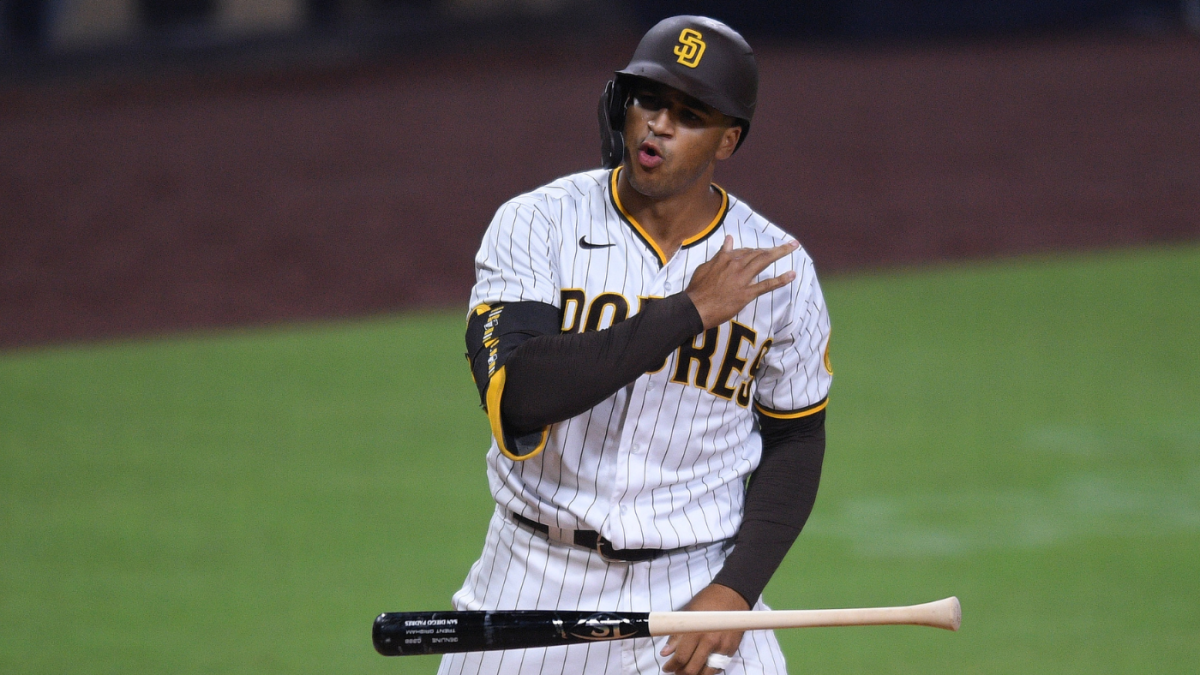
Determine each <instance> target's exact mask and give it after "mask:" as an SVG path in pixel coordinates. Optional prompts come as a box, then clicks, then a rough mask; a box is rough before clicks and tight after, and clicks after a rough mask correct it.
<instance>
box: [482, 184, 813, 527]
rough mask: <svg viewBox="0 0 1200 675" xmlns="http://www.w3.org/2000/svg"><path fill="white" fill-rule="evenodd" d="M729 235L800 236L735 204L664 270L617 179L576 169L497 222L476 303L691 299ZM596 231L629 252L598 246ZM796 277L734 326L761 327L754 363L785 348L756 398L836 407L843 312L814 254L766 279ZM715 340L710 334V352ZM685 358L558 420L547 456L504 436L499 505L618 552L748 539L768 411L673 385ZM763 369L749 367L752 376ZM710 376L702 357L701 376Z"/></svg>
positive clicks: (751, 348) (741, 377) (632, 308)
mask: <svg viewBox="0 0 1200 675" xmlns="http://www.w3.org/2000/svg"><path fill="white" fill-rule="evenodd" d="M725 234H730V235H732V236H733V237H734V244H735V246H738V247H768V246H775V245H778V244H780V243H782V242H784V241H786V240H788V239H789V237H788V236H787V235H786V234H785V233H784V232H783V231H782V230H780V229H779V228H777V227H776V226H774V225H772V224H771V223H769V222H767V221H766V220H765V219H764V218H762V217H761V216H759V215H757V214H755V213H754V212H753V211H752V210H751V209H750V208H749V207H748V206H746V205H745V204H743V203H741V202H740V201H739V200H737V199H736V198H733V197H730V206H729V210H728V212H727V214H726V216H725V219H724V222H723V223H722V224H721V225H720V227H718V228H717V231H716V232H715V233H714V236H711V237H708V238H707V239H705V240H703V241H700V242H698V243H696V244H695V245H692V246H689V247H686V248H682V249H680V250H679V252H678V253H676V254H675V256H674V258H672V259H671V260H669V261H668V262H667V264H666V265H660V263H659V260H658V257H657V255H656V254H655V253H654V251H652V250H651V249H649V248H648V247H647V246H646V245H645V243H644V242H642V241H641V240H640V239H639V237H638V235H637V234H636V232H635V231H634V229H633V228H632V227H631V226H630V224H629V223H628V222H626V221H625V220H624V219H623V218H622V217H621V215H620V214H619V213H618V212H617V210H616V209H615V208H614V207H613V204H612V201H611V199H610V197H609V172H608V171H604V170H599V171H590V172H587V173H581V174H576V175H573V176H567V177H565V178H562V179H559V180H557V181H555V182H553V183H550V184H549V185H547V186H545V187H543V188H541V189H538V190H535V191H533V192H530V193H528V194H524V195H521V196H519V197H516V198H515V199H513V200H511V201H509V202H508V203H506V204H505V205H504V206H503V207H501V208H500V210H499V211H498V212H497V213H496V217H495V219H494V220H493V221H492V224H491V226H490V227H489V228H488V230H487V233H486V234H485V235H484V239H483V244H482V246H481V247H480V250H479V254H478V255H477V256H476V261H475V267H476V276H477V283H476V285H475V287H474V289H473V290H472V294H471V307H474V306H476V305H479V304H481V303H487V304H490V305H494V304H497V303H502V302H515V301H537V302H545V303H549V304H552V305H555V306H561V300H560V295H559V293H560V290H561V289H563V288H577V289H582V290H583V291H584V292H585V294H586V296H587V299H588V301H589V302H590V301H591V300H592V299H594V298H596V296H598V295H600V294H601V293H618V294H620V295H621V296H622V297H624V298H625V300H626V301H627V303H628V305H629V314H630V315H632V314H634V313H636V312H637V311H638V306H639V302H640V301H639V298H642V297H664V296H667V295H671V294H673V293H678V292H679V291H681V290H683V289H684V288H685V287H686V286H687V283H688V281H689V280H690V279H691V275H692V273H693V272H694V271H695V269H696V267H697V266H699V265H700V264H701V263H703V262H705V261H706V260H708V259H709V258H711V257H712V256H713V255H714V254H715V253H716V252H717V250H719V249H720V247H721V244H722V240H723V239H724V235H725ZM580 237H584V238H586V240H587V241H588V242H589V243H592V244H613V245H612V246H609V247H606V248H597V249H582V248H580V246H579V243H578V242H579V239H580ZM787 270H795V271H796V273H797V279H796V280H795V281H794V282H792V283H791V284H788V285H787V286H785V287H784V288H782V289H779V290H777V291H774V292H772V293H770V294H768V295H765V296H762V297H760V298H758V299H757V300H755V301H754V302H752V303H750V305H748V306H747V307H746V308H745V309H744V310H743V311H742V312H741V313H740V314H738V316H737V317H736V318H735V319H734V320H735V321H737V322H738V323H740V324H743V325H745V326H747V327H750V328H751V329H753V330H754V331H755V334H756V340H755V342H754V344H753V345H748V344H742V345H740V350H739V352H738V354H739V358H742V359H743V360H745V361H747V362H753V360H754V356H755V354H756V353H757V350H758V349H759V348H760V347H761V345H762V344H763V343H764V342H765V341H766V340H767V339H768V338H769V339H771V340H772V346H771V348H770V350H769V351H768V352H767V355H766V358H765V359H764V361H763V365H762V368H761V369H760V372H759V373H758V376H757V378H755V379H754V381H753V387H754V390H753V391H754V398H755V400H756V401H758V402H759V403H761V404H762V405H763V406H765V407H767V408H769V409H772V410H776V411H792V410H800V409H803V408H807V407H809V406H812V405H813V404H816V403H819V402H821V401H822V400H823V399H824V398H825V397H826V395H827V394H828V391H829V384H830V380H831V376H830V375H829V373H828V372H827V371H826V370H825V367H824V365H823V362H822V355H823V353H824V349H825V346H826V343H827V341H828V339H829V316H828V313H827V312H826V309H825V303H824V300H823V298H822V296H821V290H820V286H819V284H818V283H817V279H816V275H815V272H814V269H813V265H812V261H811V259H810V258H809V257H808V255H807V254H806V253H805V252H804V250H803V249H799V250H797V251H796V252H795V253H793V254H791V255H790V256H788V257H785V258H783V259H782V260H779V261H778V262H776V263H775V264H773V265H772V266H771V267H770V268H768V269H767V270H766V271H765V272H764V273H763V278H765V277H766V276H777V275H779V274H782V273H783V272H785V271H787ZM585 316H586V312H585ZM607 325H608V324H607V323H606V322H602V323H601V328H603V327H606V326H607ZM729 328H730V326H729V325H728V324H727V325H726V326H723V327H722V328H721V330H720V332H719V334H718V338H717V345H716V349H715V351H714V352H713V354H714V356H713V363H712V366H711V367H710V369H709V373H708V379H707V381H706V382H705V383H703V384H704V385H706V386H707V387H708V388H710V389H711V388H712V387H713V385H714V383H715V380H716V378H717V376H718V374H719V372H718V371H719V364H720V362H721V359H722V357H723V356H724V354H725V352H726V349H727V347H728V341H729V337H730V332H731V331H730V330H729ZM702 341H703V338H701V337H698V338H697V344H699V343H700V342H702ZM677 356H678V353H676V354H675V355H672V356H671V357H670V358H669V359H668V361H667V365H666V367H665V368H663V369H661V370H659V371H657V372H655V373H648V374H646V375H643V376H642V377H640V378H638V380H637V381H635V382H634V383H633V384H632V385H630V386H628V387H625V388H624V389H622V390H621V391H619V392H617V393H616V394H615V395H614V396H612V397H610V398H609V399H608V400H606V401H604V402H603V403H601V404H599V405H597V406H596V407H595V408H593V409H592V410H590V411H588V412H587V413H584V414H582V415H579V416H578V417H575V418H573V419H570V420H566V421H564V422H562V423H559V424H556V425H554V426H553V428H552V429H551V433H550V439H549V443H548V445H547V448H546V451H545V452H543V453H541V454H540V455H539V456H537V457H535V458H533V459H529V460H526V461H523V462H513V461H511V460H509V459H507V458H505V457H503V456H502V455H501V454H500V453H499V450H498V448H496V447H495V444H494V443H493V447H492V449H491V452H490V453H489V454H488V476H489V482H490V485H491V489H492V493H493V495H494V496H495V498H496V501H497V502H498V503H500V504H501V505H503V506H505V507H506V508H508V509H510V510H512V511H515V512H517V513H520V514H521V515H523V516H525V517H527V518H532V519H533V520H537V521H539V522H542V523H546V524H547V525H551V526H555V527H561V528H567V529H592V530H598V531H600V532H601V533H602V534H603V535H604V536H605V537H607V538H608V539H609V540H611V541H612V542H613V544H614V545H615V546H617V547H618V548H677V547H681V546H689V545H692V544H696V543H705V542H712V541H720V540H722V539H726V538H729V537H731V536H733V535H734V534H735V533H736V532H737V529H738V525H739V523H740V520H741V511H742V502H743V499H744V496H745V495H744V482H745V478H746V476H747V475H748V474H749V473H750V472H751V471H752V470H753V469H754V467H755V466H756V465H757V464H758V460H759V456H760V452H761V442H760V439H759V435H758V432H757V430H756V428H755V424H754V419H753V414H752V411H751V410H750V408H749V407H743V406H740V405H738V403H737V402H736V401H735V400H728V399H724V398H721V397H718V396H716V395H715V394H713V393H711V392H710V391H707V390H706V389H705V388H702V387H700V386H696V384H695V383H689V384H680V383H677V382H673V381H671V377H672V376H673V375H674V373H675V370H676V359H677ZM748 370H749V363H748V364H747V365H746V366H745V367H744V368H743V371H748ZM697 371H698V367H697V365H696V364H695V363H693V364H691V367H690V369H689V372H690V373H691V377H693V378H694V377H695V373H696V372H697ZM748 376H749V373H748V372H742V373H738V372H736V371H734V372H732V373H731V374H730V376H729V378H728V382H727V383H726V384H727V386H730V387H732V388H736V387H737V385H738V384H740V383H742V382H744V381H745V380H746V379H747V378H748Z"/></svg>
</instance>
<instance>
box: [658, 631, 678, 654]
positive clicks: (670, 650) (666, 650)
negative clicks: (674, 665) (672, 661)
mask: <svg viewBox="0 0 1200 675" xmlns="http://www.w3.org/2000/svg"><path fill="white" fill-rule="evenodd" d="M676 642H679V636H678V635H672V636H670V637H668V638H667V646H665V647H663V648H662V651H661V652H659V654H660V655H662V656H670V655H672V654H674V653H675V643H676Z"/></svg>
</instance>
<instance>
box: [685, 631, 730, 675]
mask: <svg viewBox="0 0 1200 675" xmlns="http://www.w3.org/2000/svg"><path fill="white" fill-rule="evenodd" d="M719 643H720V633H705V634H703V635H701V636H700V639H699V640H698V641H697V643H696V649H695V650H693V651H692V656H691V658H689V659H688V662H687V666H686V667H684V668H683V669H682V670H680V671H679V672H680V673H683V675H702V674H704V673H712V672H716V671H714V670H713V669H712V668H709V667H708V655H709V654H712V653H713V652H715V651H716V650H717V647H718V646H720V645H719Z"/></svg>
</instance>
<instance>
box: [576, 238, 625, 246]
mask: <svg viewBox="0 0 1200 675" xmlns="http://www.w3.org/2000/svg"><path fill="white" fill-rule="evenodd" d="M609 246H616V244H593V243H592V242H590V241H588V240H587V239H586V238H584V237H580V238H579V248H608V247H609Z"/></svg>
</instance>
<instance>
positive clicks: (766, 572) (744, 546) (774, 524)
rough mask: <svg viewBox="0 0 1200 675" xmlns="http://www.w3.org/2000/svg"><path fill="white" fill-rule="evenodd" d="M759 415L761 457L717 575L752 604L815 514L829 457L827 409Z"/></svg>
mask: <svg viewBox="0 0 1200 675" xmlns="http://www.w3.org/2000/svg"><path fill="white" fill-rule="evenodd" d="M759 419H760V422H761V425H762V437H763V455H762V461H761V462H760V463H759V466H758V469H757V470H756V471H755V472H754V476H753V477H752V478H751V480H750V487H749V489H748V491H747V493H746V505H745V509H744V515H743V519H742V526H741V528H740V529H739V530H738V534H737V538H736V539H735V544H734V549H733V551H732V552H731V553H730V554H729V557H728V558H727V559H726V561H725V566H724V567H723V568H722V569H721V571H720V572H719V573H718V574H717V576H716V577H715V578H714V579H713V583H717V584H721V585H723V586H728V587H729V588H732V589H734V590H735V591H737V592H738V593H740V594H741V595H742V597H743V598H745V599H746V602H748V603H750V605H751V606H753V605H754V602H755V601H756V600H757V599H758V596H759V595H761V594H762V590H763V588H765V587H766V585H767V582H768V581H770V580H771V575H773V574H774V573H775V570H776V569H777V568H778V567H779V564H780V563H781V562H783V558H784V556H785V555H787V552H788V550H789V549H790V548H791V547H792V544H793V543H794V542H795V541H796V537H797V536H799V534H800V530H801V529H803V528H804V523H805V522H806V521H807V520H808V516H809V514H810V513H812V508H813V504H814V503H815V502H816V499H817V487H818V485H819V484H820V482H821V465H822V463H823V462H824V459H825V411H823V410H822V411H820V412H817V413H815V414H814V415H811V416H809V417H803V418H800V419H797V420H778V419H771V418H766V417H760V418H759Z"/></svg>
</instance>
